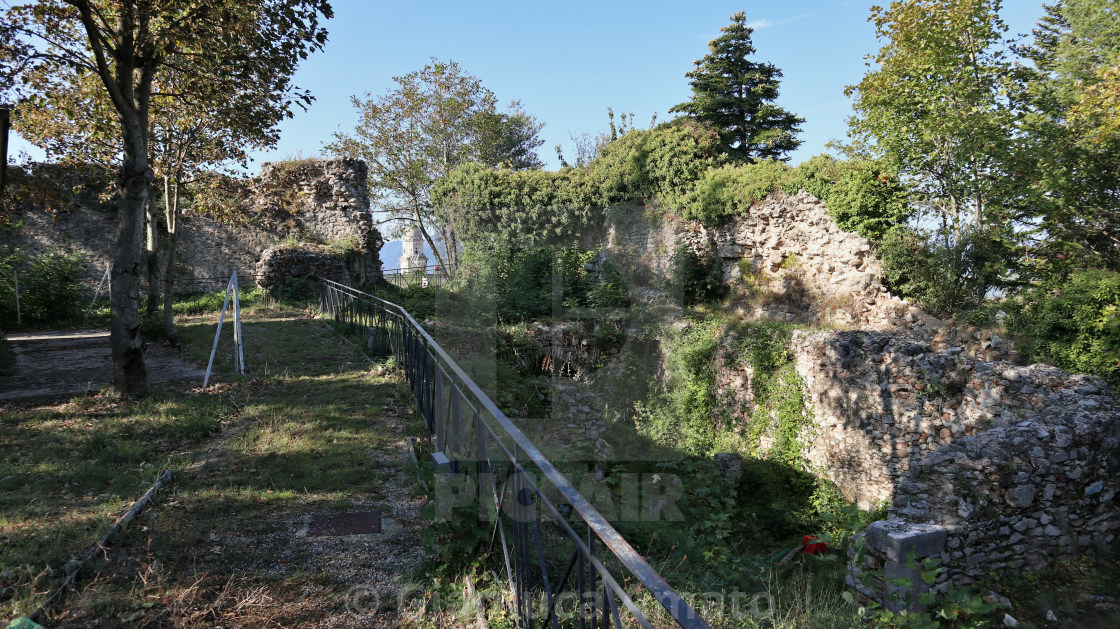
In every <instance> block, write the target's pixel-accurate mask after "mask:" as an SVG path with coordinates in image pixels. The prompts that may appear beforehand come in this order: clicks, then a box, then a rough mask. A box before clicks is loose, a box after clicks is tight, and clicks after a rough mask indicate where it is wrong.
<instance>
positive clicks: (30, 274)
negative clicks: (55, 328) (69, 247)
mask: <svg viewBox="0 0 1120 629" xmlns="http://www.w3.org/2000/svg"><path fill="white" fill-rule="evenodd" d="M17 271H18V272H19V310H20V318H21V319H22V322H23V325H24V326H28V325H65V324H68V323H73V322H75V321H77V320H78V319H79V318H81V315H82V302H83V299H82V283H81V279H82V264H81V259H80V258H79V257H78V256H77V255H74V254H70V253H64V252H61V251H49V252H47V253H41V254H39V255H36V256H35V257H33V258H31V259H30V260H25V259H24V258H23V256H22V255H20V254H19V253H18V252H15V251H12V250H11V249H8V248H4V249H3V250H0V274H3V275H2V277H0V296H2V300H0V302H2V305H0V308H2V310H0V316H2V317H3V318H2V320H0V325H3V326H4V327H5V328H8V329H10V328H12V327H15V326H16V325H17V316H16V299H15V277H14V274H15V273H16V272H17Z"/></svg>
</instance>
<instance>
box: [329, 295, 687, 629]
mask: <svg viewBox="0 0 1120 629" xmlns="http://www.w3.org/2000/svg"><path fill="white" fill-rule="evenodd" d="M319 301H320V308H321V310H322V311H323V312H324V313H326V314H328V315H330V316H332V317H334V319H335V321H336V322H338V323H340V324H342V325H347V326H349V328H350V330H351V332H354V333H360V332H367V331H368V334H369V337H368V343H369V346H370V348H371V349H373V350H376V351H380V352H383V353H386V354H388V353H391V354H392V355H393V357H394V358H395V359H396V360H397V362H398V364H401V365H402V366H403V368H404V371H405V376H406V378H407V380H408V382H409V385H410V386H411V389H412V392H413V395H414V396H415V398H416V403H417V406H418V407H419V410H420V414H421V416H422V417H423V419H424V422H425V424H426V425H427V427H428V430H429V433H430V434H431V437H432V443H433V445H434V446H435V448H436V450H437V451H438V453H440V454H442V455H444V456H445V457H446V466H447V469H449V470H451V472H452V473H455V474H467V475H473V478H474V480H475V489H476V490H477V498H478V499H480V501H481V500H485V501H486V507H487V508H486V509H485V510H483V514H484V515H485V514H489V516H488V517H489V518H490V519H491V520H492V521H491V523H490V524H491V529H490V547H491V549H493V548H494V546H495V545H496V544H498V543H499V542H500V544H501V548H502V554H503V559H504V564H505V569H506V575H507V577H508V579H509V583H510V590H511V591H512V593H513V595H514V604H515V607H516V612H517V619H518V626H520V627H523V628H524V629H532V627H534V622H535V621H539V624H538V625H536V626H539V627H542V628H543V627H545V626H548V625H550V624H551V626H552V627H553V629H558V628H559V623H558V620H559V618H558V613H557V609H556V607H557V603H558V596H559V595H560V594H561V593H562V592H564V591H565V588H566V586H567V585H568V581H569V579H570V577H571V576H572V572H573V570H574V569H575V570H576V571H577V579H576V581H577V582H576V584H575V585H576V589H577V596H578V598H577V600H578V601H579V623H580V626H581V627H585V626H586V623H587V622H590V623H591V624H590V626H591V627H598V626H600V622H601V623H602V624H601V626H602V627H603V628H604V629H605V628H606V627H608V626H609V625H610V624H613V625H614V626H615V628H616V629H622V627H623V625H622V620H621V618H620V616H619V603H621V605H622V607H624V608H625V609H626V610H627V611H629V612H630V614H631V616H632V617H633V620H634V621H636V622H637V623H638V624H639V625H641V626H643V627H647V628H648V629H652V625H651V624H650V622H649V620H648V619H647V618H646V616H645V614H643V613H642V611H641V610H640V609H639V608H638V605H637V604H636V603H635V602H634V601H633V599H632V598H631V596H630V595H629V594H628V593H627V592H626V590H625V589H623V587H622V586H620V585H619V583H618V580H617V579H616V578H615V577H614V576H613V575H612V574H611V572H610V571H609V570H608V569H607V568H606V566H604V565H603V563H602V561H600V560H599V559H598V558H597V557H596V548H597V546H599V545H602V546H605V547H606V550H607V551H609V552H610V553H611V554H612V555H613V556H614V558H615V559H616V560H617V561H618V562H619V563H620V564H621V565H622V566H623V568H625V570H626V572H627V573H629V574H630V575H632V576H633V577H634V578H635V579H637V581H638V582H639V583H640V584H641V585H642V586H643V587H644V588H645V589H646V590H647V591H648V592H649V593H650V594H651V595H652V596H653V597H654V599H655V600H657V602H658V603H659V604H660V605H661V606H662V607H664V608H665V610H666V611H667V612H668V613H669V615H670V616H671V617H672V618H673V620H674V621H676V623H677V624H678V625H680V626H681V627H685V628H686V629H708V628H709V625H708V623H707V622H706V621H705V620H704V619H703V618H701V617H700V616H699V615H698V614H697V613H696V611H695V610H694V609H693V608H692V607H691V606H690V605H689V604H688V602H687V601H685V600H684V599H683V598H682V597H681V595H680V594H678V593H677V592H676V590H674V589H673V588H672V587H670V586H669V584H668V583H667V582H666V581H665V579H663V578H662V577H661V575H660V574H658V573H657V571H656V570H654V569H653V568H652V567H651V566H650V565H649V564H648V563H647V562H646V560H645V559H644V558H643V557H642V556H641V555H640V554H639V553H638V552H637V551H635V550H634V548H633V547H632V546H630V544H629V543H628V542H627V541H626V540H625V539H624V538H623V537H622V535H620V534H619V533H618V531H616V530H615V529H614V527H613V526H611V525H610V523H609V522H608V521H607V520H606V518H604V517H603V515H602V514H601V513H599V511H598V510H597V509H595V507H593V506H592V505H591V503H590V502H589V501H588V500H587V499H586V498H585V497H584V496H583V495H581V494H580V493H579V492H578V491H576V488H575V487H574V486H572V484H571V483H570V482H569V481H568V479H567V478H565V477H564V475H563V474H562V473H561V472H560V471H559V470H558V469H557V468H556V467H555V466H554V465H553V464H552V462H550V461H549V460H548V459H547V458H545V456H544V455H543V454H542V453H541V451H540V450H539V449H537V447H536V446H535V445H534V444H533V443H532V442H531V441H529V439H528V438H527V437H526V436H525V435H524V434H523V433H522V432H521V430H519V429H518V428H517V427H516V426H515V425H514V424H513V423H512V422H511V421H510V420H509V418H508V417H506V415H505V414H504V413H503V412H502V411H501V410H500V409H498V407H497V406H496V405H495V404H494V403H493V402H492V401H491V400H490V398H489V397H487V395H486V394H485V393H483V391H482V389H480V388H479V387H478V385H477V384H475V382H474V381H473V380H472V379H471V378H470V377H469V376H468V375H467V374H466V373H465V372H464V371H463V370H462V369H461V368H460V367H459V365H458V364H456V363H455V361H454V360H452V359H451V357H450V356H449V355H448V354H447V352H445V351H444V350H443V348H442V347H440V345H439V343H437V342H436V341H435V339H433V338H432V337H431V335H429V334H428V332H427V331H426V330H424V328H423V327H422V326H421V325H420V324H419V323H418V322H417V321H416V319H414V318H413V317H412V315H411V314H409V313H408V311H407V310H405V309H404V308H402V307H401V306H399V305H397V304H394V303H392V302H389V301H386V300H384V299H381V298H379V297H376V296H374V295H370V294H368V293H364V292H362V291H359V290H356V289H354V288H351V287H349V286H345V285H343V284H339V283H337V282H333V281H330V280H326V279H320V280H319ZM464 412H465V413H466V414H469V415H470V419H469V421H464ZM468 433H473V439H472V438H471V437H472V435H468ZM523 463H531V464H532V465H533V466H534V467H535V468H536V469H537V470H538V471H539V472H540V473H541V474H542V476H543V480H544V481H547V488H548V490H549V491H550V492H554V493H557V494H559V495H560V496H561V497H562V498H563V500H564V501H566V502H567V503H568V504H569V505H571V507H572V514H567V515H566V514H561V512H560V510H559V509H558V508H557V506H556V505H555V504H553V503H552V501H551V500H549V499H548V497H547V496H546V495H545V491H544V490H543V489H542V487H541V486H540V485H538V484H537V483H536V482H534V480H533V479H532V478H531V476H530V475H529V474H528V470H526V468H525V466H524V465H523ZM503 474H504V475H503ZM497 475H503V477H502V478H501V479H499V478H497ZM499 481H500V482H501V484H502V486H501V487H499ZM537 505H540V506H541V507H543V509H544V510H545V511H546V512H547V514H549V515H548V516H544V514H542V513H541V512H540V510H539V509H538V508H537ZM571 515H576V516H578V520H577V521H575V525H576V526H579V525H580V521H582V524H583V525H585V526H586V532H585V534H580V533H577V532H576V530H575V528H573V526H572V525H571V524H569V523H568V521H567V520H569V519H570V518H571ZM542 516H544V517H542ZM546 518H547V519H546ZM542 523H546V524H552V525H554V527H555V529H556V530H557V531H558V532H559V533H560V534H561V535H562V536H563V537H564V538H567V540H568V541H569V542H570V543H571V545H572V547H573V550H572V555H571V557H570V559H569V560H568V562H567V566H566V568H565V570H564V572H563V574H562V576H561V577H560V580H559V581H553V579H552V578H551V577H552V576H553V575H551V574H550V572H549V570H548V566H547V563H546V561H545V557H544V550H543V545H542V541H541V524H542ZM507 526H508V527H509V528H510V529H511V531H510V535H507ZM511 546H512V548H511ZM534 551H535V554H536V560H535V561H534V559H533V557H532V555H533V554H534ZM534 578H536V579H539V582H540V584H541V585H542V586H543V588H544V594H545V596H546V598H547V610H542V611H544V613H543V614H542V615H539V616H538V617H537V618H534V611H535V610H534V604H533V594H532V588H533V582H534ZM596 581H599V584H596Z"/></svg>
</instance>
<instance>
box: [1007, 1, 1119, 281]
mask: <svg viewBox="0 0 1120 629" xmlns="http://www.w3.org/2000/svg"><path fill="white" fill-rule="evenodd" d="M1044 9H1045V11H1046V14H1045V15H1044V16H1043V17H1042V18H1041V19H1040V20H1039V22H1038V25H1037V26H1036V28H1035V29H1034V33H1033V34H1034V41H1033V42H1030V43H1029V45H1026V46H1023V47H1022V48H1020V49H1019V50H1018V52H1019V53H1020V54H1021V55H1022V56H1024V57H1026V58H1027V59H1028V60H1030V61H1031V62H1032V63H1030V64H1025V65H1024V70H1023V71H1022V73H1023V75H1024V76H1023V77H1022V80H1021V83H1022V88H1021V90H1020V92H1019V93H1018V97H1019V98H1020V100H1021V101H1022V108H1023V114H1022V116H1021V127H1022V133H1021V134H1020V136H1021V137H1022V145H1021V146H1022V149H1021V151H1020V152H1019V154H1018V155H1017V160H1016V163H1015V165H1016V168H1017V170H1018V171H1019V172H1018V173H1017V175H1018V176H1017V180H1018V182H1019V183H1020V187H1021V189H1022V190H1021V192H1022V194H1023V195H1024V197H1025V198H1024V201H1023V202H1022V206H1023V207H1024V208H1027V216H1025V217H1023V220H1024V222H1026V223H1027V224H1028V225H1030V226H1031V227H1032V228H1033V229H1031V231H1030V232H1029V234H1030V236H1031V240H1033V241H1035V242H1034V243H1033V244H1034V246H1033V248H1034V249H1035V250H1036V252H1038V253H1041V254H1042V255H1036V256H1034V257H1035V261H1036V264H1037V265H1038V266H1039V267H1040V268H1039V269H1038V270H1037V271H1036V273H1037V274H1038V275H1041V276H1043V277H1046V276H1049V275H1052V274H1057V275H1063V274H1066V273H1068V272H1070V271H1071V270H1075V269H1078V268H1084V267H1086V266H1089V267H1097V268H1108V269H1111V270H1113V271H1120V219H1118V217H1120V213H1118V210H1120V195H1118V192H1120V168H1118V164H1120V135H1118V134H1117V133H1116V130H1117V126H1116V125H1117V122H1116V121H1117V120H1118V119H1120V116H1117V115H1116V114H1117V109H1116V104H1117V102H1120V101H1117V99H1116V95H1117V91H1116V89H1117V88H1116V86H1117V85H1118V82H1117V77H1118V76H1120V70H1118V67H1120V66H1118V60H1120V27H1118V26H1117V24H1118V22H1117V20H1116V6H1115V2H1113V1H1112V0H1064V1H1062V2H1055V3H1052V4H1047V5H1044Z"/></svg>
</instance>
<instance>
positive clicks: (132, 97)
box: [0, 0, 332, 395]
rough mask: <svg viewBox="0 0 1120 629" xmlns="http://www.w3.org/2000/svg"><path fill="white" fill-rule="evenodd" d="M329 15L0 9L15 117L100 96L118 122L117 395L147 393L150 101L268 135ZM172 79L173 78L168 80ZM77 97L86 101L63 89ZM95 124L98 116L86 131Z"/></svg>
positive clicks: (304, 2) (66, 0)
mask: <svg viewBox="0 0 1120 629" xmlns="http://www.w3.org/2000/svg"><path fill="white" fill-rule="evenodd" d="M331 15H332V10H331V7H330V4H329V3H328V2H327V1H326V0H256V1H250V2H238V3H228V2H218V1H217V0H166V1H160V2H155V1H153V0H46V1H43V2H37V3H34V4H22V5H14V6H10V7H9V8H8V9H6V10H5V11H4V19H3V23H5V24H7V25H9V28H10V30H11V31H12V33H13V34H15V35H16V39H15V42H14V43H13V42H11V41H8V42H5V44H4V45H3V49H2V52H3V53H4V55H3V57H2V58H0V89H4V94H3V96H5V97H9V98H12V99H13V100H15V101H16V103H17V106H18V107H20V108H21V109H22V108H23V107H24V106H26V107H28V108H29V109H31V110H36V109H38V108H48V109H49V108H51V107H55V106H59V107H60V109H61V110H63V111H65V110H66V109H67V108H68V107H69V105H74V104H76V103H87V104H92V105H93V106H95V107H96V106H99V105H98V103H102V102H104V101H103V100H102V98H101V97H102V96H105V97H107V100H108V102H110V103H111V104H112V108H113V110H114V111H115V114H116V115H115V122H116V130H115V132H111V131H109V130H108V128H106V129H105V133H106V134H107V135H105V138H106V141H107V143H108V145H109V146H112V144H114V143H115V144H116V146H115V150H116V151H118V152H119V153H118V154H119V161H118V164H119V166H120V171H119V177H118V179H119V185H118V188H119V190H120V210H119V213H118V220H119V224H118V231H117V241H116V247H115V251H114V255H113V283H112V301H113V303H112V323H111V329H110V344H111V346H112V353H113V366H114V382H115V383H116V384H117V386H118V387H119V388H120V389H121V390H122V391H124V392H125V393H128V394H131V395H142V394H144V393H145V392H146V391H147V372H146V369H145V366H144V359H143V350H142V348H141V339H140V321H139V307H138V292H139V291H138V279H139V275H140V274H141V269H140V251H141V247H142V245H143V241H144V237H143V225H144V211H145V208H146V206H147V201H148V194H149V184H150V182H151V180H152V178H153V176H154V175H153V171H152V168H151V151H150V142H151V123H152V110H153V103H156V102H161V101H163V100H164V99H176V100H178V101H181V102H192V103H195V104H197V105H198V106H199V107H200V108H203V107H207V106H209V107H213V108H217V109H220V110H221V111H223V112H228V113H229V114H230V115H233V116H236V118H237V119H238V120H243V121H247V122H248V123H250V124H252V125H255V126H256V127H258V128H260V129H262V130H265V131H264V133H265V134H266V135H267V134H269V133H273V134H274V133H275V132H274V131H272V132H270V131H267V130H269V129H272V128H273V127H274V126H275V124H276V123H277V122H279V121H280V120H282V119H283V118H285V117H288V116H290V115H291V107H292V106H293V105H295V104H300V105H304V104H306V103H307V102H310V100H311V95H310V94H309V93H307V92H306V91H301V90H299V89H297V88H296V87H295V86H293V85H292V84H291V75H292V74H293V73H294V71H295V69H296V67H297V65H298V64H299V63H300V61H301V60H303V59H305V58H307V56H308V54H309V53H310V52H312V51H315V50H318V49H321V48H322V47H323V45H324V44H325V43H326V37H327V34H326V30H325V29H323V28H322V26H321V25H320V19H321V18H323V17H326V18H329V17H331ZM171 73H174V76H175V77H176V80H175V81H174V82H171V81H165V80H164V79H165V78H166V77H168V76H169V75H170V74H171ZM87 76H88V77H93V78H92V79H86V78H85V77H87ZM77 87H80V88H81V89H82V90H87V92H86V96H88V98H77V97H75V94H74V92H72V91H69V90H68V89H67V88H77ZM102 93H103V94H102ZM180 111H181V110H180ZM95 113H98V112H95ZM98 120H101V121H104V118H102V117H95V118H91V119H89V120H87V122H96V121H98ZM75 122H76V123H78V124H80V122H81V119H78V120H76V121H75ZM60 132H61V131H60ZM110 135H111V136H112V141H110V140H109V138H110ZM271 137H274V136H271ZM60 149H61V147H60ZM75 149H76V150H77V146H75ZM108 150H112V149H108Z"/></svg>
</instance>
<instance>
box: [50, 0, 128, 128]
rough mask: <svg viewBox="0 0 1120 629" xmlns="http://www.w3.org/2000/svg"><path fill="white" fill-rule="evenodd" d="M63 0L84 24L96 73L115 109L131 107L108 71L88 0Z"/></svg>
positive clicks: (125, 109)
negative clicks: (95, 64) (94, 61)
mask: <svg viewBox="0 0 1120 629" xmlns="http://www.w3.org/2000/svg"><path fill="white" fill-rule="evenodd" d="M63 1H64V2H66V3H67V4H69V5H70V6H72V7H74V8H75V9H77V10H78V15H79V16H81V20H82V25H83V26H85V29H86V36H87V38H88V39H89V45H90V48H92V49H93V57H94V59H96V60H97V74H98V75H100V76H101V82H102V83H104V84H105V88H106V89H107V90H108V91H109V97H110V98H112V99H113V104H115V105H116V106H117V109H119V110H120V111H121V112H124V111H127V110H129V109H131V108H132V103H130V102H128V99H127V98H125V95H124V93H123V92H121V89H120V85H118V84H117V82H116V81H115V80H113V75H112V73H111V72H110V71H109V64H108V62H106V61H105V50H104V46H103V42H102V41H101V36H100V32H99V31H98V29H97V24H95V23H94V21H93V16H92V15H91V14H90V3H89V0H63Z"/></svg>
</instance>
